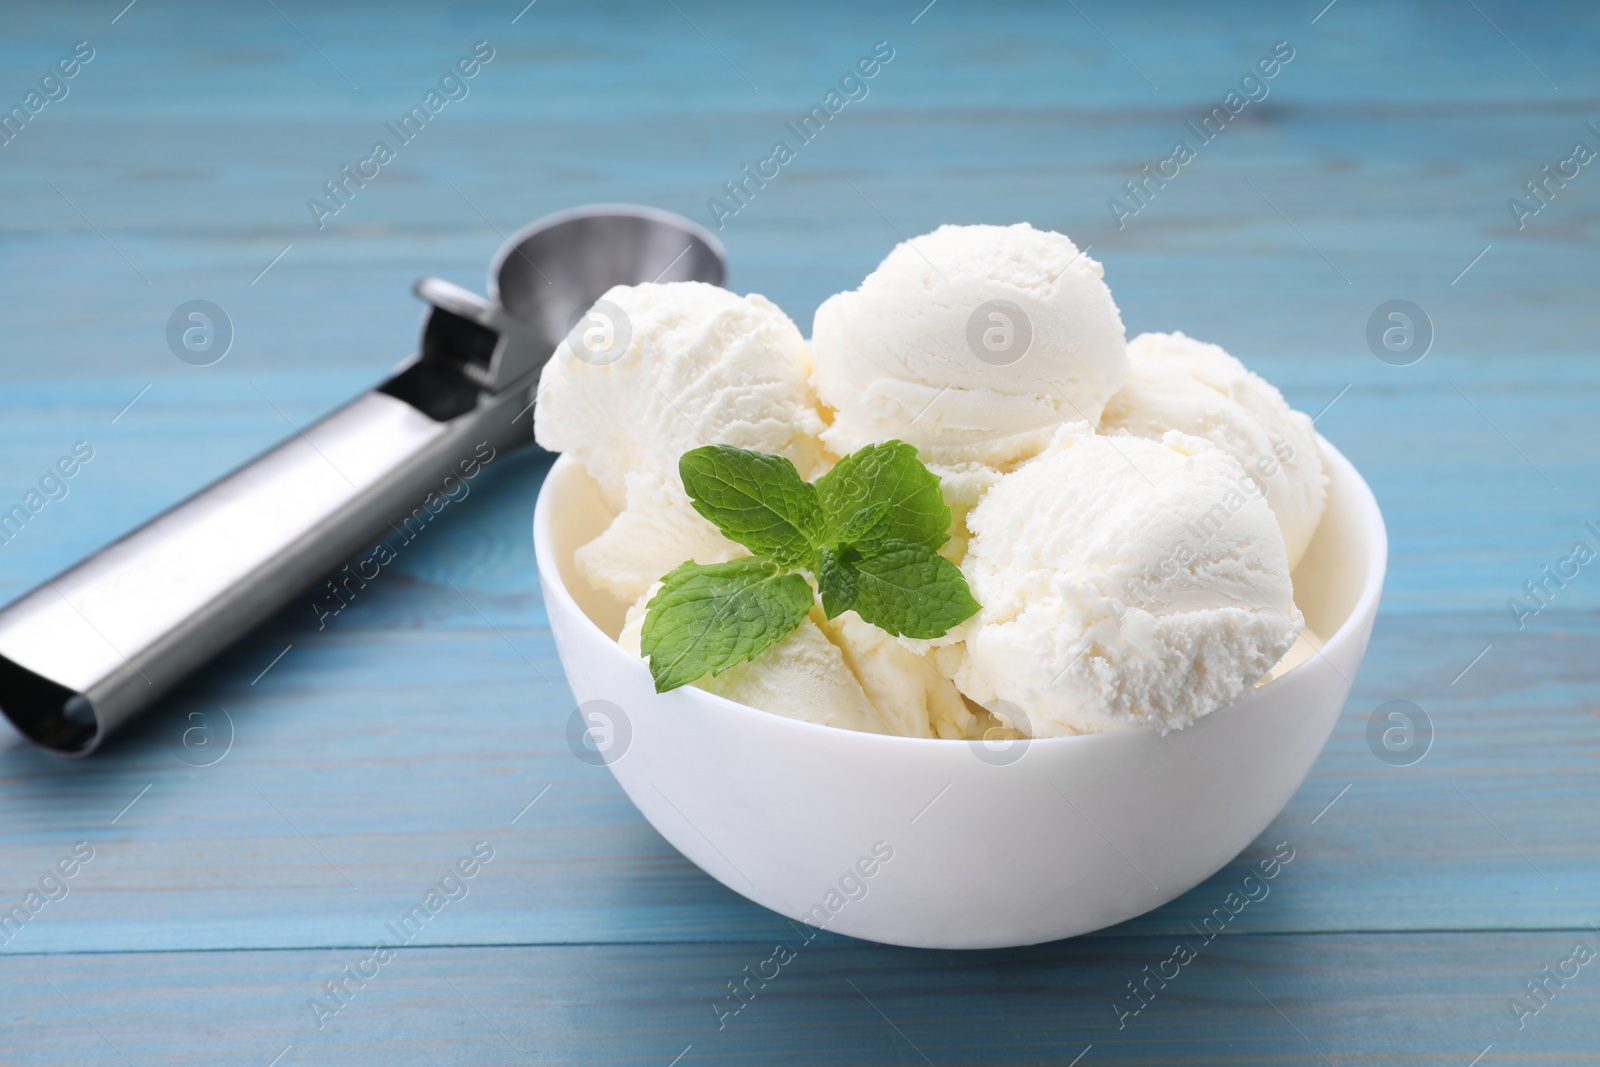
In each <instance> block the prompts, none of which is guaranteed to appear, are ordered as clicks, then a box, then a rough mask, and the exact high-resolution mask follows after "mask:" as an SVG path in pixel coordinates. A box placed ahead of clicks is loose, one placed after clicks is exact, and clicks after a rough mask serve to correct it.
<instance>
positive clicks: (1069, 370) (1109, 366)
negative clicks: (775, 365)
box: [811, 223, 1126, 467]
mask: <svg viewBox="0 0 1600 1067" xmlns="http://www.w3.org/2000/svg"><path fill="white" fill-rule="evenodd" d="M1103 275H1104V271H1103V269H1102V268H1101V266H1100V264H1099V263H1097V262H1095V261H1094V260H1092V259H1090V258H1089V257H1088V256H1085V255H1084V254H1083V253H1081V252H1080V251H1079V250H1078V247H1077V246H1076V245H1075V244H1073V243H1072V241H1071V240H1070V239H1068V238H1067V237H1066V236H1064V235H1062V234H1059V233H1052V232H1050V231H1046V230H1036V229H1034V228H1033V227H1032V226H1029V225H1028V224H1026V223H1019V224H1017V225H1015V226H941V227H939V229H937V230H935V231H934V232H932V233H930V234H927V235H925V236H922V237H918V238H916V239H915V240H912V241H907V242H905V243H903V244H900V245H898V246H896V248H895V249H894V251H892V252H890V253H889V255H888V257H887V258H886V259H885V260H884V261H883V262H882V263H881V264H880V265H879V266H878V269H877V270H875V271H873V272H872V273H871V274H869V275H868V276H867V278H866V280H865V281H863V282H862V283H861V287H860V288H859V289H856V290H854V291H852V292H847V293H839V294H837V295H835V296H832V297H829V298H828V299H827V300H826V301H825V302H824V303H823V305H822V306H821V307H820V308H818V309H817V314H816V319H815V321H814V323H813V328H812V335H811V345H812V356H813V360H814V363H815V371H814V373H813V378H812V380H813V382H814V383H815V385H816V390H817V395H818V397H819V398H820V399H821V400H822V402H823V403H824V404H825V405H827V406H828V407H830V408H832V409H833V411H834V416H833V422H832V424H831V425H830V426H829V427H828V428H827V429H826V430H825V431H823V434H822V439H823V441H824V443H826V444H827V445H828V447H829V448H831V449H832V450H833V451H834V452H837V453H838V454H839V455H845V454H847V453H849V452H853V451H855V450H856V449H858V448H861V447H862V446H864V445H868V444H872V443H874V442H879V441H887V440H890V439H892V438H896V439H899V440H902V441H907V442H909V443H911V444H912V445H915V446H916V448H917V450H918V451H919V452H920V453H921V454H922V456H923V458H924V459H925V460H928V461H929V462H932V463H939V464H958V463H966V462H974V461H976V462H981V463H985V464H988V465H990V466H997V467H1005V466H1008V465H1011V464H1014V463H1016V462H1018V461H1020V460H1023V459H1026V458H1027V457H1029V456H1031V455H1033V454H1035V453H1036V452H1038V451H1039V449H1040V448H1042V447H1043V446H1044V445H1045V443H1046V442H1048V441H1049V439H1050V435H1051V433H1052V432H1053V431H1054V428H1055V427H1056V426H1057V425H1059V424H1060V423H1062V422H1064V421H1076V420H1082V421H1085V422H1088V423H1090V424H1091V425H1092V424H1093V423H1095V422H1096V421H1098V420H1099V418H1100V412H1101V409H1102V408H1103V407H1104V406H1105V403H1106V400H1107V399H1108V398H1109V397H1110V396H1111V394H1113V393H1115V392H1116V391H1117V390H1118V389H1119V388H1121V387H1122V383H1123V379H1124V374H1125V367H1126V357H1125V355H1124V347H1125V346H1124V340H1125V335H1124V333H1123V328H1122V318H1121V316H1120V315H1119V314H1118V312H1117V306H1116V304H1115V303H1114V302H1113V301H1112V299H1111V291H1110V290H1109V289H1107V288H1106V285H1105V282H1104V281H1103V280H1102V277H1103Z"/></svg>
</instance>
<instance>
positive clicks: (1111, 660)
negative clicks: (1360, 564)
mask: <svg viewBox="0 0 1600 1067" xmlns="http://www.w3.org/2000/svg"><path fill="white" fill-rule="evenodd" d="M1242 477H1243V469H1242V468H1241V467H1240V465H1239V463H1238V462H1237V461H1236V460H1235V459H1234V458H1233V457H1232V456H1230V455H1228V454H1227V453H1226V452H1224V451H1223V450H1222V449H1220V448H1217V447H1216V446H1214V445H1212V444H1211V443H1210V442H1209V441H1205V440H1203V439H1201V438H1198V437H1192V436H1189V435H1186V434H1182V433H1177V432H1175V431H1174V432H1169V433H1167V434H1166V435H1164V436H1163V437H1162V439H1161V440H1159V441H1151V440H1146V439H1144V438H1140V437H1106V436H1101V435H1098V434H1095V433H1094V432H1093V431H1091V430H1090V428H1089V427H1088V426H1086V425H1083V424H1078V425H1076V426H1068V427H1064V428H1063V429H1062V430H1061V431H1060V432H1059V433H1058V435H1057V437H1056V438H1055V440H1054V441H1052V442H1051V444H1050V446H1049V447H1048V448H1047V450H1046V451H1045V452H1044V453H1042V454H1041V455H1039V456H1038V457H1037V458H1035V459H1033V460H1031V461H1029V462H1028V463H1026V464H1024V465H1023V466H1021V467H1019V468H1018V469H1017V470H1016V471H1014V472H1012V473H1010V474H1007V475H1006V476H1005V477H1004V478H1002V479H1001V480H1000V482H999V483H998V484H997V485H996V486H995V487H994V488H992V489H990V490H989V492H988V493H987V494H986V495H985V496H984V498H983V500H982V501H981V502H980V503H979V504H978V506H977V507H976V508H975V509H973V511H972V514H971V515H970V516H969V517H968V523H969V525H970V527H971V529H972V533H973V538H972V542H971V544H970V545H969V547H968V550H967V555H966V559H965V561H964V562H963V564H962V570H963V571H964V572H965V573H966V575H967V580H968V582H969V583H970V584H971V587H972V592H973V595H974V596H975V597H976V598H977V599H978V602H979V603H980V604H982V605H983V610H982V611H981V612H980V613H979V614H978V616H977V617H976V618H975V620H974V621H972V622H970V623H968V624H967V629H966V640H965V642H964V644H961V645H956V646H952V647H948V648H944V649H938V650H936V652H937V654H938V656H939V662H940V663H941V664H945V665H947V667H948V669H950V670H951V671H952V673H953V675H954V679H955V682H956V684H957V686H959V687H960V689H961V690H962V692H964V693H965V694H966V695H967V696H969V697H971V698H972V699H973V700H975V701H977V702H978V703H980V704H983V705H985V706H986V707H988V708H989V709H990V710H991V711H993V712H995V713H996V714H997V715H999V716H1000V717H1001V718H1003V719H1004V718H1006V708H1007V705H1008V704H1011V705H1015V706H1017V707H1019V708H1021V709H1022V710H1023V712H1024V713H1025V714H1026V716H1027V718H1028V720H1029V723H1028V725H1029V726H1030V727H1031V730H1032V733H1033V735H1034V736H1054V735H1063V734H1071V733H1083V732H1096V731H1102V730H1109V729H1116V728H1119V727H1125V726H1133V725H1147V726H1152V727H1155V728H1157V729H1160V730H1162V731H1165V730H1169V729H1177V728H1181V727H1183V726H1186V725H1188V724H1189V723H1191V722H1193V721H1194V720H1195V719H1197V718H1199V717H1200V716H1202V715H1205V714H1207V713H1209V712H1211V711H1213V710H1215V709H1216V708H1218V707H1221V706H1222V705H1224V704H1226V703H1228V702H1229V701H1231V700H1233V699H1235V698H1236V697H1238V696H1239V695H1240V694H1241V693H1243V692H1244V691H1245V690H1246V689H1248V688H1249V687H1250V686H1251V685H1252V684H1253V683H1254V682H1255V681H1256V680H1257V679H1259V678H1260V677H1262V676H1263V675H1264V674H1266V673H1267V672H1268V671H1269V670H1270V669H1271V668H1272V666H1273V664H1275V663H1277V662H1278V661H1279V660H1280V659H1282V657H1283V655H1284V653H1285V652H1286V651H1287V650H1288V649H1289V647H1290V646H1291V645H1292V644H1293V643H1294V641H1295V637H1296V636H1297V635H1298V634H1299V632H1300V630H1301V628H1302V626H1303V625H1304V619H1303V618H1302V617H1301V614H1300V612H1299V610H1298V609H1297V608H1296V607H1295V605H1294V600H1293V596H1292V589H1291V586H1290V581H1289V562H1288V557H1287V555H1286V553H1285V551H1284V545H1283V535H1282V533H1280V532H1279V529H1278V524H1277V522H1276V521H1275V520H1274V519H1273V516H1272V512H1271V510H1270V509H1269V508H1268V507H1267V504H1266V501H1265V500H1264V499H1263V498H1262V497H1261V495H1260V494H1259V493H1248V492H1244V491H1241V490H1240V489H1239V487H1238V486H1239V482H1240V479H1241V478H1242ZM1219 500H1220V501H1223V502H1224V511H1223V513H1222V514H1221V515H1218V514H1216V513H1214V512H1213V511H1212V510H1211V509H1212V507H1213V505H1214V504H1215V503H1216V502H1217V501H1219ZM1013 725H1018V726H1021V725H1022V724H1016V723H1014V724H1013Z"/></svg>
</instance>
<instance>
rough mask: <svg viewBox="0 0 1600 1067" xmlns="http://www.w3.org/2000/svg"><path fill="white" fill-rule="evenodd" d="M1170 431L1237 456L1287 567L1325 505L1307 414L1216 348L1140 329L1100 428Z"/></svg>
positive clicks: (1155, 435) (1301, 551)
mask: <svg viewBox="0 0 1600 1067" xmlns="http://www.w3.org/2000/svg"><path fill="white" fill-rule="evenodd" d="M1168 430H1182V431H1183V432H1184V433H1187V434H1193V435H1195V436H1196V437H1204V438H1205V439H1206V440H1208V441H1210V442H1211V443H1212V444H1215V445H1216V446H1217V447H1218V448H1221V449H1222V450H1223V451H1224V452H1226V453H1228V454H1229V455H1230V456H1232V457H1233V458H1234V459H1236V460H1238V461H1239V464H1240V465H1241V466H1242V467H1243V468H1244V470H1245V473H1246V475H1247V476H1248V478H1249V482H1248V483H1247V484H1248V485H1252V486H1255V487H1256V489H1257V491H1258V492H1261V491H1264V492H1265V494H1266V498H1267V503H1268V504H1269V505H1271V507H1272V512H1273V514H1274V515H1276V516H1277V519H1278V525H1279V527H1281V528H1282V530H1283V540H1284V547H1285V548H1286V550H1287V552H1288V556H1289V567H1290V569H1291V570H1292V569H1293V568H1294V566H1295V565H1296V564H1297V563H1299V562H1300V557H1301V556H1303V555H1305V551H1306V547H1307V546H1308V545H1310V543H1311V537H1312V535H1313V534H1315V533H1316V530H1317V524H1318V523H1319V522H1321V521H1322V512H1323V509H1324V508H1325V507H1326V506H1327V502H1328V488H1327V485H1328V479H1327V475H1326V474H1324V473H1323V470H1322V453H1321V452H1320V451H1319V450H1318V449H1317V434H1316V430H1315V429H1314V428H1313V427H1312V425H1311V419H1310V418H1309V417H1308V416H1307V415H1306V414H1305V413H1304V412H1300V411H1295V410H1294V409H1293V408H1291V407H1290V406H1289V404H1288V402H1286V401H1285V400H1284V399H1283V394H1282V393H1280V392H1278V390H1277V389H1276V388H1274V387H1273V386H1272V385H1271V383H1269V382H1267V381H1265V380H1264V379H1262V378H1261V377H1260V376H1258V375H1256V374H1253V373H1251V372H1250V371H1249V370H1247V369H1246V368H1245V366H1244V364H1242V363H1240V362H1239V361H1238V360H1237V359H1235V358H1234V357H1233V356H1231V355H1229V354H1228V353H1227V352H1226V351H1224V350H1223V349H1222V348H1220V347H1218V346H1217V345H1213V344H1207V343H1206V342H1204V341H1196V340H1195V339H1194V338H1192V337H1185V336H1184V335H1183V334H1181V333H1145V334H1140V335H1139V336H1138V337H1135V338H1134V339H1133V340H1132V341H1129V342H1128V382H1127V384H1126V385H1125V386H1123V388H1122V390H1121V392H1119V393H1117V394H1116V395H1115V396H1113V397H1112V398H1111V401H1110V402H1109V403H1108V404H1107V405H1106V410H1105V416H1104V418H1102V419H1101V421H1100V431H1101V432H1102V433H1118V432H1124V433H1131V434H1136V435H1138V436H1140V437H1148V438H1151V439H1159V438H1160V437H1161V436H1162V435H1163V434H1164V433H1166V432H1167V431H1168ZM1219 503H1220V501H1219Z"/></svg>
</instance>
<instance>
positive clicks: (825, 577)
mask: <svg viewBox="0 0 1600 1067" xmlns="http://www.w3.org/2000/svg"><path fill="white" fill-rule="evenodd" d="M858 558H860V556H859V553H857V552H855V551H853V550H851V549H849V548H846V549H844V550H842V551H840V550H836V549H833V548H824V549H823V550H822V565H821V566H820V567H818V568H817V589H818V591H819V592H821V593H822V613H823V614H824V615H826V616H827V617H828V618H830V619H837V618H838V617H839V616H840V615H843V614H844V613H845V612H847V611H849V610H850V608H851V607H852V606H853V605H854V604H855V602H856V592H857V580H856V570H855V567H853V566H852V565H851V564H852V563H853V562H854V561H855V560H856V559H858Z"/></svg>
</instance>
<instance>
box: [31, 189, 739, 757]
mask: <svg viewBox="0 0 1600 1067" xmlns="http://www.w3.org/2000/svg"><path fill="white" fill-rule="evenodd" d="M724 278H725V266H724V261H723V256H722V249H721V246H720V245H719V244H718V243H717V241H716V239H715V238H714V237H712V236H711V235H710V234H709V233H707V232H706V231H705V230H703V229H701V228H700V227H699V226H696V225H694V224H693V223H691V222H689V221H687V220H686V219H682V218H679V217H677V216H676V215H670V214H667V213H666V212H662V211H656V210H653V209H650V208H642V207H634V206H629V205H600V206H596V207H587V208H579V209H577V210H574V211H568V212H562V213H561V214H558V215H552V216H549V217H548V218H544V219H541V220H539V221H537V222H535V223H533V224H531V225H529V226H527V227H526V228H524V229H523V230H521V231H519V232H518V233H517V234H515V235H514V236H513V237H512V238H511V240H510V241H508V242H507V243H506V244H505V246H504V247H502V248H501V249H500V251H499V253H498V254H497V255H496V256H495V259H494V262H493V263H492V264H491V266H490V269H489V297H488V299H485V298H483V297H481V296H478V295H477V294H475V293H472V292H469V291H468V290H465V289H462V288H460V287H459V286H455V285H452V284H450V283H449V282H445V281H440V280H439V279H436V278H424V279H423V280H421V281H420V282H418V283H417V286H416V292H417V295H419V296H421V297H422V298H423V299H424V300H426V301H427V302H428V303H429V304H431V305H432V308H431V309H430V310H429V312H428V314H427V316H426V317H425V319H424V321H423V328H422V350H421V352H419V353H418V354H417V355H416V356H414V357H413V358H412V359H410V360H408V361H407V362H406V363H405V364H403V365H402V366H401V367H400V369H399V370H398V371H397V372H396V373H395V374H394V376H393V377H391V378H390V379H389V380H388V381H387V382H385V383H384V384H383V385H381V386H379V387H378V389H376V390H374V391H373V392H371V393H367V394H366V395H364V396H361V397H358V398H357V399H356V400H354V401H352V402H351V403H349V404H347V405H345V406H344V407H342V408H340V409H339V410H337V411H335V412H334V413H333V414H331V415H328V416H327V417H326V418H324V419H322V420H321V421H320V422H318V423H316V424H315V425H313V426H311V427H309V428H308V429H306V430H305V431H303V432H301V433H299V434H297V435H296V436H295V437H292V438H290V439H289V440H287V441H285V442H283V443H282V444H280V445H278V446H277V447H276V448H274V449H273V450H271V451H270V452H267V453H265V454H264V455H261V456H259V457H257V458H256V459H254V460H252V461H251V462H250V463H248V464H246V465H245V466H243V467H241V468H239V469H238V470H236V471H234V472H233V473H232V474H229V475H227V476H226V477H224V478H223V479H221V480H220V481H218V482H216V483H214V484H212V485H211V486H209V487H207V488H205V489H203V490H201V491H200V492H199V493H197V494H195V495H194V496H192V497H190V498H189V499H188V500H186V501H184V502H183V503H181V504H179V505H178V506H177V507H175V508H173V509H172V510H170V511H168V512H166V513H164V514H162V515H160V516H158V517H157V518H155V519H153V520H151V521H150V522H149V523H147V524H146V525H144V526H142V527H140V528H139V529H138V530H135V531H134V532H133V533H130V534H128V535H127V536H126V537H124V538H122V539H121V540H120V541H117V542H116V543H114V544H112V545H110V546H109V547H107V548H105V549H102V550H101V551H100V552H99V553H97V554H96V555H94V556H92V557H90V558H89V559H87V560H85V561H84V562H82V563H79V564H78V565H77V566H75V567H73V568H72V569H71V570H68V571H66V572H65V573H63V574H60V575H58V576H56V577H55V578H54V579H52V580H50V581H47V582H46V583H45V584H44V585H42V586H40V587H39V588H37V589H35V590H34V591H32V592H31V593H28V594H27V595H25V596H23V597H22V598H20V599H19V600H17V601H15V602H14V603H12V604H11V605H10V606H8V607H6V608H5V609H3V610H0V710H3V711H4V713H5V714H6V716H7V717H8V718H9V719H10V720H11V721H12V722H13V723H15V724H16V726H17V728H18V729H19V730H21V731H22V733H23V734H24V735H26V736H27V737H28V738H29V739H30V740H32V741H33V742H35V743H36V744H38V745H40V746H41V747H43V748H46V749H49V750H51V751H53V752H58V753H61V754H63V755H72V756H82V755H87V754H88V753H90V752H92V751H94V749H95V748H97V747H98V746H99V745H100V743H101V742H102V741H103V740H104V739H105V738H106V736H107V735H108V734H110V733H111V732H112V731H113V730H115V729H116V728H117V727H118V726H120V725H121V724H122V723H124V722H126V721H127V720H128V719H130V718H132V717H133V716H134V715H135V714H137V713H138V712H140V711H142V710H143V709H144V708H146V707H148V706H149V705H150V704H151V703H152V702H154V701H155V700H156V698H157V697H159V696H161V695H162V694H163V693H165V692H166V691H167V690H168V689H170V688H171V687H172V686H174V685H176V684H177V683H178V682H179V681H181V680H182V679H183V678H184V677H186V676H187V675H189V674H190V673H191V672H193V671H194V670H195V669H196V668H198V667H200V666H201V665H203V664H204V663H206V662H207V661H208V660H210V659H211V658H212V657H214V656H215V655H216V654H217V653H219V652H221V651H222V650H223V649H224V648H226V647H227V646H228V645H230V644H232V643H233V642H234V641H235V640H237V639H238V638H239V637H241V636H243V635H244V634H245V633H246V632H248V631H249V630H250V629H251V628H253V627H254V626H256V625H257V624H258V623H260V622H262V621H263V620H264V619H266V618H267V617H268V616H270V615H271V614H273V613H274V612H275V611H277V610H278V609H279V608H282V607H283V606H284V605H286V604H287V603H289V601H290V600H292V599H293V598H294V597H295V596H297V595H299V594H301V593H303V592H304V591H305V590H306V589H307V588H308V587H310V586H311V585H313V584H314V583H315V582H316V581H317V580H318V579H320V578H322V577H323V576H324V575H326V574H328V573H329V572H330V571H332V570H334V569H335V568H336V567H338V566H339V564H341V563H343V562H345V561H346V560H348V559H349V558H350V556H352V555H353V554H354V553H356V552H358V551H359V550H361V549H362V548H367V547H370V546H371V545H372V544H373V543H375V542H376V541H377V540H378V539H379V538H382V537H383V536H385V534H387V533H389V532H390V531H402V533H403V530H404V528H405V526H406V524H407V523H409V522H411V521H413V520H416V519H418V518H419V517H421V521H426V512H425V511H424V510H423V508H424V502H425V501H426V500H428V499H430V498H431V497H433V495H434V494H436V493H438V492H440V491H441V490H440V486H441V484H442V483H443V482H444V480H445V479H446V478H447V477H449V476H452V475H454V476H456V477H457V478H460V477H463V476H467V477H470V476H471V475H470V474H469V473H468V472H469V471H470V472H472V473H476V471H477V470H478V469H479V467H480V466H481V464H482V463H483V462H484V461H485V460H484V457H485V456H486V455H487V456H493V455H497V454H498V453H500V452H503V451H505V450H508V449H511V448H515V447H518V446H520V445H524V444H528V443H530V442H531V441H532V440H533V417H532V408H533V403H534V390H535V388H536V386H537V382H538V376H539V371H540V369H541V368H542V367H543V366H544V364H545V361H546V360H547V359H549V357H550V354H551V353H552V352H553V351H554V350H555V348H556V346H557V345H558V344H560V343H561V340H562V338H563V337H564V336H565V335H566V333H567V331H568V329H569V328H570V327H571V326H572V324H573V323H574V322H575V321H576V320H578V319H579V318H580V316H581V315H582V314H583V312H584V311H585V310H586V309H587V308H588V307H589V306H590V305H591V304H593V303H594V302H595V301H596V300H597V299H598V298H599V297H600V295H601V294H602V293H604V292H605V291H606V290H607V289H609V288H611V287H612V286H613V285H630V284H638V283H640V282H650V281H661V282H667V281H702V282H709V283H711V284H713V285H721V284H722V283H723V281H724Z"/></svg>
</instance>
